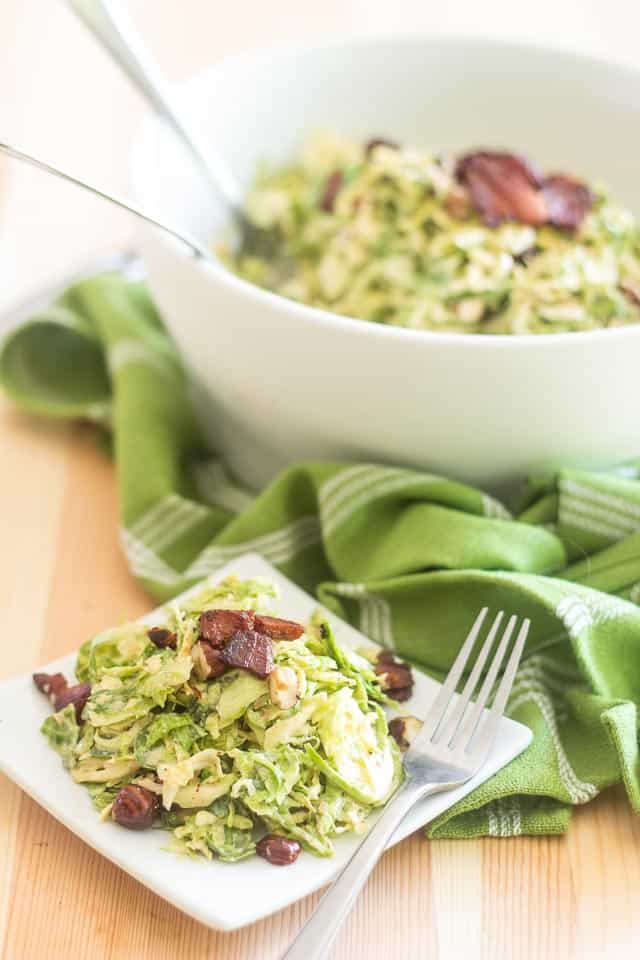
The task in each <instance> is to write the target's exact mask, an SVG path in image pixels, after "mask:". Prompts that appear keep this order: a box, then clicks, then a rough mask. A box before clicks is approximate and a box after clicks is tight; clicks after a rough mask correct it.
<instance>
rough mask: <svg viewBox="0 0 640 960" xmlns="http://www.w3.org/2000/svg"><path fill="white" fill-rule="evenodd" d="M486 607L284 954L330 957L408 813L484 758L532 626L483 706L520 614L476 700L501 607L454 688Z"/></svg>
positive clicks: (294, 959)
mask: <svg viewBox="0 0 640 960" xmlns="http://www.w3.org/2000/svg"><path fill="white" fill-rule="evenodd" d="M487 613H488V608H487V607H483V608H482V610H481V611H480V613H479V614H478V616H477V617H476V620H475V622H474V624H473V626H472V628H471V630H470V632H469V635H468V636H467V639H466V640H465V642H464V644H463V645H462V647H461V649H460V652H459V654H458V656H457V657H456V660H455V663H454V664H453V666H452V667H451V670H450V671H449V673H448V675H447V678H446V680H445V682H444V684H443V685H442V687H441V689H440V692H439V693H438V696H437V697H436V699H435V701H434V703H433V705H432V707H431V709H430V710H429V713H428V714H427V716H426V717H425V720H424V724H423V726H422V729H421V730H420V733H419V734H418V736H417V737H416V738H415V740H414V741H413V743H412V744H411V746H410V747H409V750H408V751H407V753H406V754H405V757H404V769H405V773H406V777H405V780H404V781H403V783H402V784H401V785H400V787H399V788H398V790H397V791H396V793H395V794H394V795H393V797H392V799H391V800H390V801H389V803H388V804H387V806H386V807H385V809H384V810H383V812H382V813H381V815H380V817H379V818H378V820H377V821H376V823H375V825H374V826H373V827H372V829H371V830H370V832H369V833H368V835H367V837H366V838H365V839H364V840H363V842H362V843H361V844H360V846H359V847H358V849H357V850H356V852H355V853H354V854H353V856H352V857H351V859H350V860H349V862H348V863H347V865H346V867H345V868H344V869H343V870H342V872H341V873H340V874H339V875H338V877H337V878H336V879H335V880H334V882H333V884H332V885H331V887H330V888H329V890H328V891H327V892H326V893H325V895H324V896H323V897H322V899H321V901H320V903H319V904H318V906H317V907H316V909H315V911H314V913H313V914H312V915H311V917H310V918H309V920H308V921H307V923H306V924H305V925H304V927H303V928H302V930H301V931H300V933H299V934H298V936H297V937H296V939H295V940H294V942H293V943H292V945H291V946H290V948H289V950H288V951H287V953H286V954H285V956H284V957H283V960H321V958H324V957H326V955H327V952H328V950H329V948H330V946H331V944H332V943H333V940H334V938H335V937H336V934H337V933H338V931H339V929H340V927H341V926H342V923H343V921H344V919H345V918H346V916H347V914H348V913H349V911H350V910H351V907H352V906H353V904H354V901H355V899H356V897H357V896H358V894H359V893H360V890H361V889H362V887H363V886H364V884H365V882H366V880H367V877H368V876H369V874H370V873H371V871H372V870H373V868H374V867H375V865H376V863H377V862H378V860H379V859H380V857H381V855H382V853H383V852H384V849H385V847H386V845H387V843H388V841H389V840H390V839H391V837H392V836H393V833H394V832H395V830H396V827H397V826H398V825H399V824H400V822H401V820H402V819H403V817H404V816H405V814H407V813H408V812H409V810H410V809H411V807H412V806H413V805H414V803H417V801H418V800H422V799H423V797H426V796H430V795H431V794H434V793H440V792H441V791H443V790H451V789H452V788H453V787H459V786H460V785H461V784H463V783H466V781H467V780H470V779H471V777H473V776H474V774H476V773H477V772H478V770H479V769H480V767H481V766H482V764H483V763H484V761H485V760H486V758H487V755H488V753H489V750H490V749H491V746H492V744H493V741H494V739H495V735H496V732H497V729H498V723H499V721H500V718H501V717H502V714H503V713H504V708H505V705H506V702H507V697H508V696H509V692H510V690H511V687H512V686H513V681H514V677H515V674H516V670H517V668H518V663H519V661H520V656H521V654H522V650H523V647H524V644H525V640H526V639H527V633H528V632H529V626H530V621H529V620H524V621H523V623H522V625H521V626H520V629H519V631H518V635H517V639H516V641H515V643H514V645H513V648H512V650H511V654H510V656H509V659H508V661H507V665H506V667H505V670H504V674H503V676H502V679H501V680H500V683H499V684H498V687H497V690H496V691H495V696H494V697H493V702H492V703H491V706H490V708H489V709H488V710H487V711H486V712H483V711H485V708H486V707H488V704H489V702H490V698H491V694H492V691H493V689H494V686H495V682H496V679H497V676H498V672H499V670H500V667H501V666H502V664H503V661H504V659H505V656H506V654H507V650H508V648H509V644H510V641H511V637H512V636H513V634H514V632H515V629H516V625H517V622H518V618H517V617H516V616H515V615H514V616H512V617H510V618H509V621H508V623H507V626H506V628H505V630H504V632H503V633H502V636H501V638H500V640H499V642H498V646H497V649H496V651H495V653H494V655H493V659H492V660H491V664H490V666H489V668H488V670H487V672H486V675H485V678H484V680H483V682H482V685H481V687H480V691H479V693H478V696H477V699H476V700H475V701H473V700H472V699H471V697H472V696H473V693H474V691H475V688H476V686H477V685H478V681H479V679H480V675H481V673H482V670H483V668H484V666H485V664H486V663H487V660H488V658H489V654H490V653H491V650H492V648H493V647H494V644H495V641H496V637H497V635H498V631H499V629H500V624H501V623H502V619H503V617H504V612H503V611H500V613H498V614H497V616H496V617H495V618H494V620H493V623H492V624H491V628H490V630H489V633H488V634H487V637H486V640H485V642H484V643H483V645H482V647H481V649H480V652H479V653H478V655H477V657H476V661H475V663H474V665H473V668H472V670H471V672H470V673H469V676H468V678H467V681H466V683H465V685H464V688H463V690H462V693H461V694H460V696H459V697H456V687H457V686H458V683H459V681H460V678H461V677H462V674H463V672H464V668H465V667H466V665H467V663H468V662H469V658H470V656H471V652H472V650H473V648H474V646H475V643H476V640H477V639H478V636H479V634H480V630H481V628H482V625H483V623H484V620H485V617H486V615H487Z"/></svg>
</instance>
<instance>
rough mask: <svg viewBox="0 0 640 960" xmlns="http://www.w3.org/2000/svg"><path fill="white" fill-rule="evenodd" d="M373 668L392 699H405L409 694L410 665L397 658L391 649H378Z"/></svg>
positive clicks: (411, 684)
mask: <svg viewBox="0 0 640 960" xmlns="http://www.w3.org/2000/svg"><path fill="white" fill-rule="evenodd" d="M374 670H375V672H376V673H377V675H378V676H379V677H380V685H381V687H382V689H383V690H384V691H385V692H386V693H388V694H389V696H390V697H393V699H394V700H407V699H408V698H409V697H410V696H411V689H412V687H413V675H412V673H411V667H410V666H409V664H407V663H404V662H403V661H402V660H397V659H396V658H395V656H394V654H393V653H392V651H391V650H381V651H380V653H379V654H378V658H377V660H376V663H375V666H374Z"/></svg>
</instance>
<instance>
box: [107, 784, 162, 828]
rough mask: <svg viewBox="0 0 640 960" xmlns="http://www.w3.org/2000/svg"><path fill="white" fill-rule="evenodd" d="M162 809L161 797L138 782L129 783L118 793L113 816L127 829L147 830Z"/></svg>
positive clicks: (112, 811) (114, 802)
mask: <svg viewBox="0 0 640 960" xmlns="http://www.w3.org/2000/svg"><path fill="white" fill-rule="evenodd" d="M159 811H160V798H159V797H158V796H156V794H155V793H152V792H151V790H147V789H146V787H141V786H139V785H138V784H136V783H128V784H127V785H126V786H125V787H123V788H122V789H121V790H120V791H119V793H118V794H117V795H116V798H115V800H114V801H113V807H112V808H111V816H112V817H113V819H114V820H115V821H116V823H119V824H120V826H121V827H126V828H127V830H147V829H148V828H149V827H150V826H151V825H152V824H153V821H154V820H155V818H156V816H157V815H158V813H159Z"/></svg>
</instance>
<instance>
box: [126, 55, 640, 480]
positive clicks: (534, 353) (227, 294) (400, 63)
mask: <svg viewBox="0 0 640 960" xmlns="http://www.w3.org/2000/svg"><path fill="white" fill-rule="evenodd" d="M178 94H179V96H180V97H182V98H183V102H184V103H185V104H186V105H188V107H189V109H190V110H191V111H192V112H193V115H194V117H196V118H197V119H198V122H200V123H201V124H202V127H203V129H205V130H208V131H209V134H210V137H211V141H212V142H215V143H217V144H219V146H220V148H221V150H222V151H223V152H224V154H225V155H226V157H227V158H228V161H229V163H230V165H231V166H232V168H233V169H234V170H235V171H236V173H237V176H238V178H239V179H240V181H241V182H242V184H243V185H248V183H249V182H250V180H251V178H252V175H253V173H254V171H255V168H256V165H257V163H258V162H259V160H260V159H265V158H266V159H268V160H270V161H275V162H286V160H287V159H288V158H289V157H290V156H291V155H292V154H293V152H294V151H295V148H296V146H297V145H298V144H299V142H300V140H301V139H302V137H303V136H304V134H305V132H307V131H309V130H310V129H311V130H313V129H336V130H339V131H341V132H344V133H348V134H353V135H354V136H357V137H361V138H367V137H369V136H372V135H388V136H390V137H393V138H396V139H399V140H401V141H403V142H405V143H415V144H423V145H429V146H432V147H433V148H435V149H443V150H449V149H461V148H465V147H466V148H469V147H473V146H506V147H510V148H514V149H517V150H519V151H522V152H524V153H525V154H527V155H529V156H530V157H531V158H532V159H534V160H535V161H536V162H538V163H539V164H540V165H541V166H542V167H545V168H547V169H553V170H562V171H568V172H573V173H576V174H580V175H583V176H585V177H591V178H601V179H604V180H605V181H607V182H609V183H610V184H611V186H612V187H613V189H614V190H615V192H616V194H617V195H618V196H619V197H620V198H622V199H623V200H624V201H625V202H626V203H627V204H628V205H629V206H631V208H633V209H635V211H636V212H637V213H640V177H638V157H639V156H640V149H639V147H640V142H639V141H640V134H639V131H640V72H636V71H634V70H631V69H629V68H625V67H622V66H619V65H614V64H610V63H604V62H601V61H597V60H594V59H591V58H588V57H581V56H576V55H573V54H569V53H562V52H558V51H554V50H548V49H540V48H535V47H530V46H520V45H510V44H504V43H494V42H489V41H487V40H482V39H468V38H455V37H451V38H428V37H415V38H388V39H367V40H360V41H349V42H344V43H340V44H333V45H326V46H318V47H313V48H308V49H297V50H293V51H282V52H272V53H267V54H260V55H256V54H249V55H243V56H240V57H237V58H232V59H229V60H225V61H223V62H221V63H219V64H217V65H215V66H214V67H212V68H210V69H208V70H207V71H206V72H204V73H203V74H201V75H199V76H197V77H195V78H194V79H193V80H191V81H189V82H188V83H186V84H184V85H182V87H181V88H180V90H179V91H178ZM133 179H134V189H135V193H136V195H137V198H138V199H139V200H140V201H141V202H142V203H144V204H145V205H146V206H148V207H151V208H152V209H153V210H155V211H156V212H157V213H161V214H162V215H164V216H165V217H168V218H170V219H171V220H174V221H176V222H178V223H181V224H183V225H184V226H185V227H187V228H188V229H189V230H191V231H192V232H193V233H194V234H197V235H198V236H199V237H200V238H201V239H203V240H207V239H210V238H212V237H215V236H218V235H219V234H220V232H221V230H222V229H223V224H224V218H223V216H222V214H221V211H220V209H219V208H218V207H217V205H216V203H215V202H214V201H213V199H212V198H211V197H210V195H209V191H208V190H207V187H206V185H205V184H204V183H202V182H201V181H200V180H199V179H198V177H197V175H196V174H195V173H193V172H192V168H191V166H190V165H189V162H188V161H186V160H185V158H184V156H183V154H182V151H181V149H180V148H179V147H178V146H177V145H176V144H175V143H174V142H173V141H172V140H171V138H170V136H169V134H168V133H167V132H166V131H165V130H164V129H162V128H161V126H160V125H159V124H157V123H156V122H155V121H152V120H149V121H148V122H147V124H146V125H145V128H144V129H143V131H142V133H141V136H140V138H139V140H138V142H137V145H136V148H135V151H134V163H133ZM140 245H141V248H142V251H143V255H144V259H145V261H146V265H147V268H148V274H149V282H150V285H151V290H152V292H153V295H154V296H155V298H156V301H157V303H158V305H159V307H160V309H161V311H162V312H163V314H164V316H165V318H166V321H167V323H168V326H169V328H170V330H171V332H172V334H173V336H174V337H175V339H176V341H177V343H178V344H179V347H180V349H181V350H182V353H183V355H184V357H185V359H186V361H187V364H188V365H189V367H190V369H191V371H192V373H193V375H194V382H195V384H196V387H197V391H196V393H197V402H198V405H199V409H200V410H201V411H202V415H203V419H204V421H205V423H206V426H207V430H208V432H209V434H210V437H211V439H212V441H213V443H214V444H215V445H216V446H217V448H218V450H219V451H220V452H221V453H222V454H223V455H224V456H225V457H226V459H227V460H228V462H229V464H230V465H231V467H232V469H233V470H234V471H235V472H236V474H237V475H238V476H239V477H240V478H241V479H243V480H244V481H245V482H248V483H250V484H252V485H255V486H259V485H261V484H262V483H264V482H265V481H266V480H267V479H269V478H270V477H271V476H272V475H273V474H274V473H275V471H276V470H277V469H279V468H280V467H282V466H285V465H286V464H289V463H291V462H294V461H297V460H301V459H309V458H311V459H325V458H340V459H344V458H347V459H350V458H357V459H363V458H369V459H374V460H377V461H383V462H392V463H397V464H406V465H413V466H419V467H424V468H427V469H429V470H432V471H434V472H438V473H444V474H448V475H451V476H453V477H455V478H458V479H462V480H466V481H471V482H474V483H478V484H482V485H485V486H490V487H496V486H499V485H502V484H505V483H510V482H512V481H514V480H515V479H517V478H520V477H521V476H523V475H524V474H526V473H528V472H531V471H539V470H545V469H548V468H553V467H556V466H558V465H560V464H565V465H584V466H604V465H607V464H610V463H613V462H616V461H620V460H624V459H627V458H630V457H632V456H634V455H637V454H638V453H640V388H639V387H638V379H639V371H640V325H639V326H634V327H627V328H621V329H617V330H611V331H596V332H592V333H580V334H556V335H545V336H524V337H519V338H516V337H508V336H496V337H478V336H472V335H455V334H444V333H421V332H415V331H409V330H402V329H395V328H392V327H385V326H382V325H375V324H371V323H365V322H361V321H358V320H351V319H345V318H343V317H339V316H336V315H334V314H331V313H328V312H323V311H320V310H315V309H312V308H309V307H305V306H302V305H299V304H296V303H293V302H291V301H288V300H286V299H284V298H282V297H279V296H276V295H273V294H269V293H265V292H263V291H261V290H259V289H258V288H255V287H253V286H251V285H250V284H248V283H245V282H244V281H242V280H240V279H238V278H237V277H235V276H233V275H231V274H230V273H229V272H227V271H226V270H225V269H224V268H223V267H222V266H221V265H218V264H207V263H203V262H196V261H195V260H194V259H193V258H192V257H191V256H190V255H189V253H188V252H187V251H186V250H185V249H184V248H183V247H182V246H181V245H180V244H179V243H178V242H174V241H173V240H172V239H171V238H170V237H167V236H164V235H163V234H161V233H159V232H156V231H153V230H151V229H148V228H145V229H144V230H143V232H142V233H141V236H140Z"/></svg>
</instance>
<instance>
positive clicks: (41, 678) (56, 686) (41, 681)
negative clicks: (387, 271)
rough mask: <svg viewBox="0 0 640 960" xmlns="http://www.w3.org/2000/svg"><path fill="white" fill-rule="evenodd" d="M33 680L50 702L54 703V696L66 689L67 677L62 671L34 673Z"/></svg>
mask: <svg viewBox="0 0 640 960" xmlns="http://www.w3.org/2000/svg"><path fill="white" fill-rule="evenodd" d="M33 682H34V683H35V685H36V687H37V688H38V690H40V692H41V693H44V694H45V696H47V697H48V698H49V700H50V701H51V703H55V702H56V697H58V696H60V694H61V693H63V691H64V690H66V689H67V678H66V677H65V676H64V674H63V673H34V674H33Z"/></svg>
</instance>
